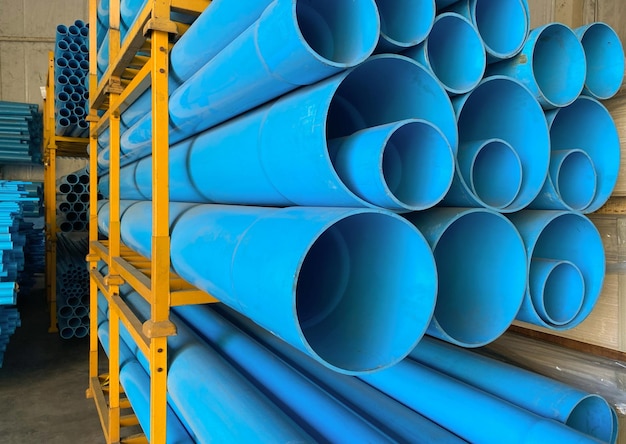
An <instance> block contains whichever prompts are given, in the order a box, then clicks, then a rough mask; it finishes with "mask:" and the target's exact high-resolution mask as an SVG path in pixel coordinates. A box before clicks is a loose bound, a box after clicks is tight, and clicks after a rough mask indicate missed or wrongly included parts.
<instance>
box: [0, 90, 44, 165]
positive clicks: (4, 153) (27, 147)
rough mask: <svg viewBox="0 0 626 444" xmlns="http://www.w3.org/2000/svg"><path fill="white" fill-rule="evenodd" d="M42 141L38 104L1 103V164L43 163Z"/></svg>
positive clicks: (41, 124) (41, 125)
mask: <svg viewBox="0 0 626 444" xmlns="http://www.w3.org/2000/svg"><path fill="white" fill-rule="evenodd" d="M42 140H43V121H42V116H41V113H39V107H38V106H37V105H36V104H32V103H18V102H4V101H0V163H41V143H42Z"/></svg>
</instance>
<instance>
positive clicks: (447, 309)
mask: <svg viewBox="0 0 626 444" xmlns="http://www.w3.org/2000/svg"><path fill="white" fill-rule="evenodd" d="M433 253H434V256H435V261H436V263H437V271H438V273H439V292H438V296H437V305H436V307H435V315H434V318H435V319H436V321H437V323H438V324H439V326H440V327H441V329H442V330H443V331H444V332H445V334H446V335H448V336H449V337H451V338H452V339H453V340H454V341H456V342H457V343H461V344H463V345H464V346H466V347H478V346H482V345H485V344H487V343H489V342H491V341H493V340H494V339H496V338H497V337H499V336H500V335H501V334H502V333H503V332H504V331H505V330H506V329H507V328H508V327H509V325H510V324H511V323H512V322H513V320H514V319H515V316H516V315H517V312H518V310H519V308H520V305H521V302H522V297H523V295H524V291H525V289H526V269H527V265H526V254H525V250H524V246H523V243H522V240H521V239H520V237H519V234H518V232H517V231H516V230H515V228H514V227H513V226H512V225H511V224H510V223H509V221H508V220H506V219H505V218H504V217H502V216H500V215H499V214H496V213H492V212H487V211H486V210H476V211H473V212H469V213H465V214H462V215H460V216H459V217H458V218H457V219H456V220H454V221H453V222H452V223H451V224H450V225H449V226H448V227H447V229H446V231H445V232H444V233H443V234H442V236H441V237H440V239H439V240H438V242H437V244H436V245H435V248H434V250H433ZM503 295H506V297H503ZM468 310H469V311H471V316H470V315H468Z"/></svg>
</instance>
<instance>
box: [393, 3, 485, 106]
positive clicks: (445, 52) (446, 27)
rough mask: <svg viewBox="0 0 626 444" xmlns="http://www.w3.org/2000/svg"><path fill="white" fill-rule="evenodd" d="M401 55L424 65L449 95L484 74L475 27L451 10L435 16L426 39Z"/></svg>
mask: <svg viewBox="0 0 626 444" xmlns="http://www.w3.org/2000/svg"><path fill="white" fill-rule="evenodd" d="M404 55H406V56H408V57H411V58H412V59H414V60H416V61H418V62H420V63H421V64H422V65H424V66H426V67H427V68H428V69H429V70H430V71H431V72H432V73H433V74H434V75H435V77H437V79H438V80H439V81H440V82H441V84H442V85H443V87H444V88H445V89H446V91H447V92H448V93H449V94H464V93H466V92H469V91H471V90H472V89H474V88H475V87H476V86H477V85H478V83H479V82H480V80H481V79H482V77H483V74H484V73H485V66H486V58H485V47H484V45H483V42H482V40H481V38H480V35H479V34H478V31H477V30H476V28H475V27H474V26H473V25H472V23H471V22H470V21H469V20H468V19H466V18H465V17H463V16H461V15H459V14H456V13H451V12H446V13H443V14H440V15H438V16H437V18H436V19H435V22H434V24H433V27H432V30H431V31H430V34H429V35H428V37H427V38H426V40H425V41H424V42H423V43H422V44H420V45H419V46H416V47H414V48H410V49H408V50H407V51H405V52H404Z"/></svg>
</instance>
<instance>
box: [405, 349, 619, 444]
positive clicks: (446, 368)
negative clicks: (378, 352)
mask: <svg viewBox="0 0 626 444" xmlns="http://www.w3.org/2000/svg"><path fill="white" fill-rule="evenodd" d="M411 358H412V359H415V360H417V361H419V362H420V363H422V364H423V365H426V366H429V367H431V368H433V369H435V370H437V371H440V372H442V373H445V374H446V375H448V376H450V377H452V378H456V379H458V380H459V381H462V382H464V383H466V384H469V385H471V386H473V387H476V388H477V389H480V390H483V391H485V392H487V393H490V394H492V395H493V396H497V397H499V398H502V399H504V400H506V401H509V402H511V403H513V404H515V405H517V406H518V407H521V408H524V409H527V410H529V411H531V412H533V413H535V414H537V415H540V416H543V417H545V418H548V419H553V420H556V421H558V422H561V423H563V424H565V425H567V426H569V427H571V428H572V429H574V430H577V431H579V432H581V433H584V434H586V435H590V436H592V437H594V438H596V439H598V440H600V441H603V442H610V438H611V434H612V428H613V421H612V413H611V410H612V409H611V407H610V406H609V405H608V403H607V402H606V401H605V400H604V399H603V398H602V397H601V396H598V395H595V394H589V393H585V392H583V391H581V390H578V389H576V388H573V387H570V386H568V385H566V384H563V383H561V382H559V381H556V380H553V379H550V378H547V377H545V376H541V375H538V374H536V373H533V372H530V371H527V370H524V369H522V368H519V367H516V366H513V365H509V364H506V363H503V362H499V361H496V360H494V359H490V358H488V357H485V356H481V355H479V354H477V353H473V352H470V351H468V350H463V349H460V348H458V347H454V346H452V345H449V344H446V343H443V342H440V341H437V340H434V339H430V338H424V339H423V340H422V341H421V342H420V343H419V344H418V345H417V347H416V348H415V350H413V351H412V352H411ZM546 441H550V442H557V441H552V440H549V439H548V437H546Z"/></svg>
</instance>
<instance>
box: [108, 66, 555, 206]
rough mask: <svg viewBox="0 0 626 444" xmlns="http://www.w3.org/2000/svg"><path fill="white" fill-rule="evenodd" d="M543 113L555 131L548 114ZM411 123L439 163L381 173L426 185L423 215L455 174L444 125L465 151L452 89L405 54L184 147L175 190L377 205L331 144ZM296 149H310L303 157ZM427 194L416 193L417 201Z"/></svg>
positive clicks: (218, 198) (250, 200) (271, 201)
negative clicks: (345, 177) (336, 159)
mask: <svg viewBox="0 0 626 444" xmlns="http://www.w3.org/2000/svg"><path fill="white" fill-rule="evenodd" d="M540 114H541V116H540V117H541V119H542V120H543V122H544V125H545V119H544V117H543V113H541V112H540ZM409 117H415V118H419V119H423V120H425V121H427V122H430V124H432V125H428V124H426V123H420V124H417V123H415V124H412V125H411V127H417V128H421V130H420V131H424V134H425V135H427V136H428V140H429V141H430V143H431V145H432V146H429V149H428V151H427V152H424V154H431V155H433V156H434V157H433V158H428V157H426V156H424V157H423V159H425V160H426V161H429V162H430V163H431V164H430V165H424V166H423V167H422V168H421V169H420V172H419V173H418V170H417V168H418V167H419V165H418V164H417V163H416V162H415V158H414V156H413V154H414V153H413V151H411V150H405V151H404V154H403V156H402V157H404V158H405V162H404V165H403V168H407V173H408V172H409V171H413V172H414V173H415V174H421V175H422V177H420V176H419V175H416V176H415V177H413V178H411V176H410V174H404V173H400V172H399V171H398V170H397V169H394V168H393V165H391V164H390V165H389V167H388V168H385V165H384V164H383V168H382V171H381V169H380V168H378V170H377V171H378V172H373V174H379V175H380V173H386V176H387V177H381V176H379V179H378V180H379V182H381V181H382V179H383V178H384V179H388V181H387V185H388V188H391V189H392V190H393V191H394V192H395V193H396V194H398V195H400V196H403V194H404V195H409V194H412V193H410V192H409V191H403V190H406V189H407V188H409V187H410V186H412V185H408V186H404V184H407V183H409V184H410V183H417V181H419V182H420V186H421V190H422V191H423V195H424V201H423V202H411V200H412V199H413V198H410V196H409V199H406V198H405V197H402V198H403V199H406V200H408V201H409V203H410V204H411V206H413V207H415V208H417V207H425V206H427V205H426V203H425V202H428V201H430V202H436V201H437V199H438V198H439V196H440V192H441V191H442V190H443V188H444V187H445V186H447V183H448V182H447V181H448V180H449V174H450V171H449V170H447V167H446V165H447V164H448V160H449V159H450V157H449V156H450V154H449V153H448V148H446V147H445V143H444V142H443V141H442V140H441V137H440V135H438V134H437V133H438V132H437V131H436V130H435V129H434V128H433V127H432V126H433V125H434V126H437V127H439V129H440V130H441V132H442V133H443V134H444V135H445V138H446V139H447V141H448V143H449V144H450V148H452V150H453V151H456V145H457V129H456V124H455V119H454V113H453V111H452V106H451V105H450V101H449V99H448V97H447V94H446V93H445V91H444V90H443V88H442V87H441V86H440V85H439V84H438V83H437V81H436V80H435V79H434V78H433V76H432V75H431V74H429V73H428V72H427V70H426V69H424V68H423V67H421V66H420V65H419V64H417V63H416V62H414V61H412V60H410V59H408V58H406V57H402V56H397V55H381V56H376V57H372V58H370V59H369V60H368V61H366V62H364V63H362V64H361V65H359V66H358V67H356V68H354V69H352V70H350V71H347V72H345V73H343V74H340V75H338V76H335V77H332V78H330V79H327V80H325V81H323V82H319V83H317V84H315V85H311V86H309V87H306V88H301V89H300V90H298V91H295V92H293V93H292V94H289V95H286V96H284V97H282V98H281V99H279V100H278V101H276V102H274V103H273V104H270V105H268V106H265V107H262V108H260V109H258V110H256V111H253V112H250V113H247V114H245V115H244V116H241V117H239V118H237V119H233V120H232V121H230V122H227V123H225V124H223V125H220V126H219V127H217V128H215V129H212V130H209V131H207V132H205V133H202V134H200V135H198V136H197V137H195V138H192V139H188V140H186V141H184V142H183V143H181V144H177V145H175V146H174V147H172V149H171V150H170V152H171V159H170V192H171V195H172V196H174V195H176V200H181V201H196V200H198V194H200V195H201V196H203V198H204V199H203V200H204V201H205V202H222V203H237V204H247V205H256V204H262V205H276V206H285V205H292V204H297V205H311V206H352V207H354V206H364V205H366V204H367V203H366V202H365V201H364V200H363V199H361V198H360V197H358V196H357V195H355V194H354V193H355V192H357V191H358V190H357V189H356V188H355V189H353V190H352V191H351V190H350V189H349V188H348V187H346V186H345V184H344V183H343V182H342V181H341V178H340V177H339V175H338V174H337V172H338V170H337V165H336V164H335V165H334V164H333V159H332V156H331V153H329V152H328V148H327V145H328V142H329V141H330V140H333V139H337V138H342V137H346V136H351V135H353V134H354V133H356V132H358V131H360V130H363V129H366V128H372V127H376V126H379V125H383V124H387V123H391V122H398V121H402V120H405V119H407V118H409ZM409 129H410V128H409ZM405 130H406V128H405ZM414 130H415V128H413V130H410V131H405V133H406V134H411V133H412V132H413V131H414ZM402 136H403V134H398V140H403V139H402V138H401V137H402ZM403 143H404V142H403ZM415 143H416V142H415ZM420 143H421V142H420ZM293 146H299V147H300V149H298V150H293V149H291V147H293ZM422 146H424V145H422ZM374 148H376V147H374ZM378 149H380V147H378ZM178 151H184V153H180V152H178ZM395 151H398V149H396V150H395ZM379 152H380V151H379ZM389 154H393V151H390V152H389ZM420 154H421V153H420ZM107 155H108V151H107V150H104V151H102V153H101V156H100V159H99V160H100V163H101V165H102V164H103V163H104V165H102V166H106V163H105V162H103V161H102V160H103V159H104V158H105V157H106V156H107ZM388 157H389V156H388ZM374 159H375V158H374ZM431 159H439V160H438V163H439V164H440V166H438V167H435V166H434V162H433V161H432V160H431ZM375 160H376V159H375ZM383 161H384V156H383ZM149 172H150V170H149V169H146V168H137V170H136V174H138V175H139V174H149ZM174 172H176V173H174ZM424 174H426V175H427V177H424V176H423V175H424ZM150 177H151V176H145V175H144V176H142V177H139V176H137V177H136V179H135V181H136V183H137V184H146V185H148V184H150V183H151V178H150ZM422 179H423V180H422ZM413 181H415V182H413ZM542 182H543V178H542ZM395 184H398V185H397V186H396V185H395ZM187 190H189V192H188V193H187ZM122 191H123V190H122ZM141 191H142V194H144V195H146V196H147V195H149V194H150V193H149V190H146V189H145V188H142V190H141ZM422 191H420V190H416V192H415V194H416V195H417V194H419V193H420V192H422ZM379 195H380V196H381V197H378V198H377V199H382V198H386V195H387V192H385V191H384V190H382V193H379ZM427 195H428V196H427ZM396 197H398V196H396ZM173 200H174V199H173ZM373 204H374V202H371V201H370V202H369V205H373ZM405 205H406V203H405Z"/></svg>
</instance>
